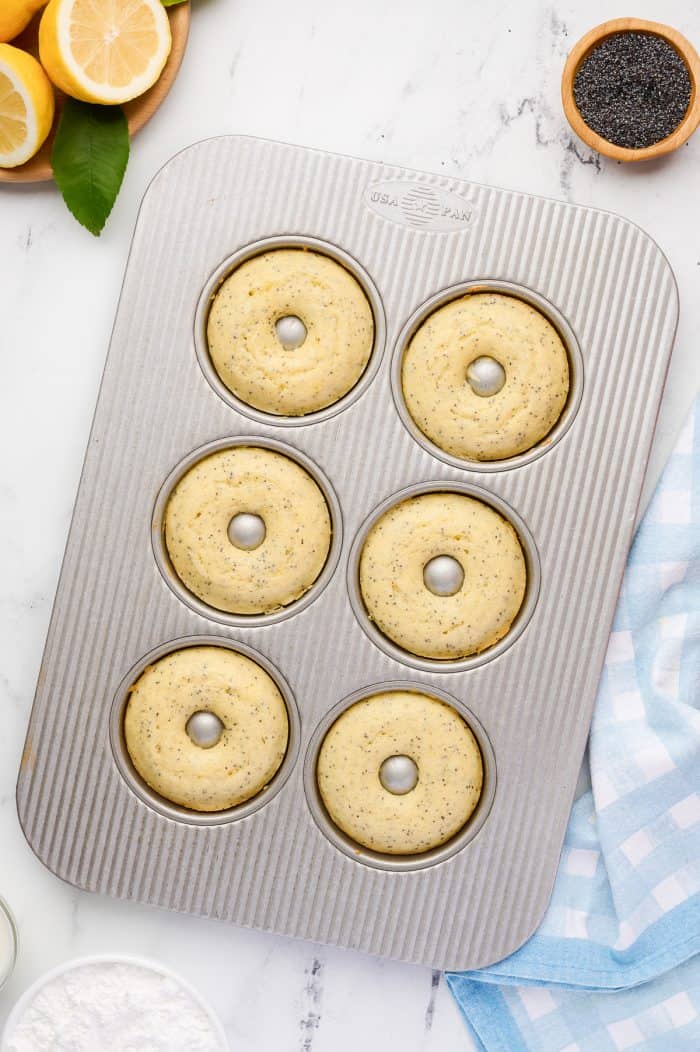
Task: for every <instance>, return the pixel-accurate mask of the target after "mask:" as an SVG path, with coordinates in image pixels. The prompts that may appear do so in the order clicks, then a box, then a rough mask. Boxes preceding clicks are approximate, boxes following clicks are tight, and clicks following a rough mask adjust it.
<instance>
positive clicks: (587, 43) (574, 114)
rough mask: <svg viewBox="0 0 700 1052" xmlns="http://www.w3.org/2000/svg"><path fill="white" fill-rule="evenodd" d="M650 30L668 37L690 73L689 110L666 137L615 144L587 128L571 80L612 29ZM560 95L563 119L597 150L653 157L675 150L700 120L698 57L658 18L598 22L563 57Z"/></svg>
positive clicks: (620, 157) (619, 157)
mask: <svg viewBox="0 0 700 1052" xmlns="http://www.w3.org/2000/svg"><path fill="white" fill-rule="evenodd" d="M630 31H633V32H639V33H653V34H655V35H656V36H659V37H661V38H662V39H663V40H665V41H667V43H669V44H670V45H671V46H672V47H673V48H675V50H676V51H677V52H678V54H679V55H680V56H681V58H682V59H683V61H684V62H685V64H686V66H687V67H688V74H689V76H690V104H689V106H688V111H687V113H686V115H685V117H684V118H683V120H682V121H681V123H680V124H679V125H678V127H677V128H676V129H675V130H674V131H673V132H671V134H670V135H667V136H666V138H665V139H661V140H660V141H659V142H656V143H654V144H653V146H645V147H644V148H643V149H640V150H633V149H630V148H629V147H626V146H616V145H615V144H614V143H612V142H609V141H608V140H607V139H604V138H603V137H602V136H600V135H598V134H597V132H594V131H593V129H592V128H590V127H589V126H588V125H587V124H586V122H585V121H584V119H583V117H582V116H581V114H580V112H579V109H578V106H577V105H576V102H575V99H574V80H575V77H576V74H577V72H578V68H579V66H580V65H581V63H582V62H583V60H584V59H585V58H586V56H587V55H588V54H589V52H591V51H592V50H593V48H594V47H596V46H597V45H598V44H600V43H602V41H603V40H605V39H606V38H607V37H610V36H613V34H615V33H625V32H630ZM561 99H562V103H563V105H564V113H565V114H566V119H567V120H568V122H569V124H570V125H571V127H572V128H573V130H574V131H575V132H576V134H577V135H578V137H579V139H583V141H584V142H585V143H586V145H587V146H590V148H591V149H592V150H597V152H598V153H602V154H605V156H606V157H612V159H613V160H614V161H648V160H651V159H652V158H654V157H661V156H663V154H665V153H671V152H672V151H673V150H677V149H678V147H679V146H682V145H683V143H685V142H687V141H688V139H689V138H690V136H691V135H692V134H693V132H694V131H695V129H696V128H697V126H698V124H700V58H699V57H698V53H697V51H696V50H695V48H694V47H693V45H692V44H691V43H690V41H689V40H686V38H685V37H684V36H683V35H682V34H681V33H679V32H678V31H677V30H675V29H672V28H671V26H664V25H662V24H661V23H660V22H647V21H646V20H645V19H643V18H615V19H613V20H612V21H611V22H603V23H602V24H601V25H599V26H596V27H595V29H591V31H590V32H589V33H586V35H585V36H583V37H581V39H580V40H579V42H578V44H576V45H575V46H574V47H573V48H572V50H571V52H570V54H569V57H568V58H567V60H566V65H565V66H564V73H563V75H562V80H561Z"/></svg>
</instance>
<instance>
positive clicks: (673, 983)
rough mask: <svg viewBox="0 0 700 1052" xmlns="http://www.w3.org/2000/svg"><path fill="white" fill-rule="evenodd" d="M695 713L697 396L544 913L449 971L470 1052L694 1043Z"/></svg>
mask: <svg viewBox="0 0 700 1052" xmlns="http://www.w3.org/2000/svg"><path fill="white" fill-rule="evenodd" d="M699 706H700V400H698V401H696V404H695V406H694V408H693V410H692V412H691V414H690V417H689V419H688V421H687V423H686V425H685V427H684V429H683V432H682V433H681V436H680V438H679V440H678V443H677V446H676V449H675V451H674V453H673V455H672V457H671V459H670V461H669V463H668V465H667V466H666V468H665V471H664V473H663V476H662V478H661V481H660V483H659V486H658V488H657V490H656V493H655V495H654V497H653V499H652V502H651V504H650V505H649V509H648V511H647V513H646V515H645V517H644V520H643V522H642V524H641V526H640V528H639V530H638V532H637V536H636V538H635V541H634V544H633V546H632V549H631V551H630V555H629V560H628V563H627V569H626V571H625V578H624V582H623V586H622V591H621V593H620V600H619V604H618V608H617V613H616V617H615V623H614V625H613V631H612V635H611V637H610V644H609V646H608V651H607V656H606V660H605V669H604V672H603V677H602V680H601V684H600V690H599V694H598V698H597V702H596V709H595V715H594V719H593V724H592V727H591V736H590V747H589V757H590V773H591V784H592V789H591V790H589V791H588V792H586V793H585V794H584V795H583V796H582V797H580V798H579V800H578V801H577V802H576V804H575V805H574V808H573V811H572V814H571V819H570V821H569V826H568V829H567V834H566V840H565V842H564V849H563V852H562V857H561V861H560V865H559V872H558V875H557V880H556V883H555V886H554V892H553V895H552V900H551V903H550V905H549V909H548V911H547V913H546V915H545V918H544V920H543V922H542V924H541V926H540V928H539V929H538V930H537V932H536V933H535V934H534V935H533V936H532V938H531V939H530V940H529V941H528V942H527V943H525V945H524V946H522V947H521V949H519V950H518V951H517V952H516V953H514V954H512V955H511V956H510V957H507V958H506V959H505V960H503V961H500V962H499V963H498V964H495V965H492V966H491V967H489V968H484V969H482V970H480V971H474V972H461V973H450V974H448V976H447V981H448V984H449V986H450V989H451V990H452V993H453V995H454V997H455V998H456V1000H457V1002H458V1004H459V1006H460V1008H461V1010H462V1012H463V1014H464V1017H465V1019H466V1020H467V1023H468V1024H469V1026H470V1027H471V1029H472V1031H473V1033H474V1035H475V1038H476V1042H477V1047H479V1048H481V1049H484V1050H486V1052H620V1050H627V1049H634V1050H636V1052H652V1050H653V1052H656V1050H663V1052H680V1050H684V1049H693V1050H694V1052H700V957H695V959H693V958H694V955H695V954H698V952H699V951H700V709H699ZM479 1042H480V1044H479Z"/></svg>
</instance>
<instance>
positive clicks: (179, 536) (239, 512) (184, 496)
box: [164, 446, 332, 614]
mask: <svg viewBox="0 0 700 1052" xmlns="http://www.w3.org/2000/svg"><path fill="white" fill-rule="evenodd" d="M164 519H165V544H166V547H167V550H168V554H169V556H170V561H171V563H172V566H173V569H174V570H175V572H176V574H177V575H178V577H179V578H180V580H181V581H182V583H183V584H184V585H185V586H186V587H187V588H188V589H189V590H190V591H191V592H193V593H194V595H196V596H197V597H198V598H199V599H201V600H202V601H203V602H205V603H208V604H209V606H212V607H214V608H215V609H216V610H222V611H226V612H228V613H235V614H266V613H270V612H272V611H274V610H277V609H279V608H280V607H284V606H287V605H288V604H289V603H292V602H294V600H295V599H298V598H299V597H300V596H302V595H304V593H305V592H307V591H308V589H309V588H310V587H311V586H312V585H313V583H314V581H315V580H316V579H317V577H318V575H319V574H320V573H321V571H322V570H323V567H324V565H325V563H326V559H327V558H328V552H329V549H330V545H331V532H332V528H331V516H330V512H329V510H328V505H327V503H326V499H325V497H324V495H323V493H322V492H321V489H320V488H319V486H318V485H317V483H316V482H315V481H314V479H313V478H312V477H311V475H310V474H309V473H308V471H306V469H305V468H303V467H302V466H301V465H300V464H298V463H297V462H296V461H295V460H292V459H291V457H287V456H285V455H284V454H282V453H277V452H276V451H275V450H272V449H267V448H264V447H261V446H232V447H231V448H229V449H223V450H220V451H219V452H217V453H212V454H210V455H209V456H207V457H204V458H203V459H202V460H200V461H198V462H197V463H196V464H195V465H194V466H193V467H191V468H190V469H189V471H188V472H187V473H186V474H185V475H184V476H183V477H182V478H181V479H180V481H179V482H178V483H177V485H176V486H175V488H174V489H173V492H172V494H171V496H170V499H169V500H168V503H167V506H166V509H165V516H164Z"/></svg>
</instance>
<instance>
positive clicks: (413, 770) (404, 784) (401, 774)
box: [379, 755, 418, 796]
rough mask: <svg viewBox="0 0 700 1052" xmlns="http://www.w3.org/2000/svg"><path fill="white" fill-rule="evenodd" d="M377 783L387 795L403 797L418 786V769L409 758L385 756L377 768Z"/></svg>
mask: <svg viewBox="0 0 700 1052" xmlns="http://www.w3.org/2000/svg"><path fill="white" fill-rule="evenodd" d="M379 781H380V782H381V783H382V785H383V787H384V788H385V789H386V791H387V792H388V793H393V794H394V796H405V795H406V793H410V792H411V790H413V789H415V788H416V786H417V785H418V767H417V766H416V763H415V761H414V760H412V759H411V757H410V756H403V755H397V756H387V758H386V760H384V762H383V763H382V765H381V767H380V768H379Z"/></svg>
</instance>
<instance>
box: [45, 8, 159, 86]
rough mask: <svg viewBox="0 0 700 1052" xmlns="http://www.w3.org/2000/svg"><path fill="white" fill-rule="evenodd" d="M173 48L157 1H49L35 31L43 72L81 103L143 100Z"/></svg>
mask: <svg viewBox="0 0 700 1052" xmlns="http://www.w3.org/2000/svg"><path fill="white" fill-rule="evenodd" d="M171 47H172V38H171V36H170V22H169V21H168V16H167V14H166V13H165V8H164V7H163V5H162V4H161V2H160V0H51V2H50V3H49V5H48V7H47V8H46V10H45V11H44V14H43V16H42V19H41V25H40V26H39V55H40V57H41V64H42V66H43V67H44V69H45V70H46V72H47V73H48V75H49V77H50V78H51V80H52V81H53V82H54V84H55V85H56V86H57V87H59V88H61V89H62V90H63V91H65V93H66V95H72V97H73V98H74V99H82V100H83V102H99V103H103V104H104V105H119V104H120V103H122V102H128V101H129V99H135V98H136V97H137V96H138V95H143V93H144V91H148V89H149V88H150V87H151V86H152V85H153V84H155V82H156V81H157V80H158V77H159V76H160V74H161V72H162V70H163V66H164V65H165V63H166V61H167V58H168V55H169V54H170V48H171Z"/></svg>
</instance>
